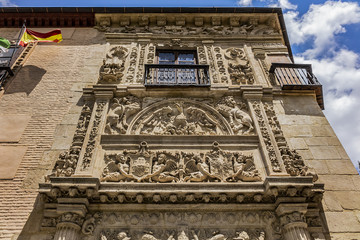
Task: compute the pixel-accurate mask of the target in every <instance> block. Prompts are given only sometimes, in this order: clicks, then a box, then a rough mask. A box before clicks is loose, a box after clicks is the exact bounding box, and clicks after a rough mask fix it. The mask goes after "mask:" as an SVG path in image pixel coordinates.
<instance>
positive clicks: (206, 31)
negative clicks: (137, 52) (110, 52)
mask: <svg viewBox="0 0 360 240" xmlns="http://www.w3.org/2000/svg"><path fill="white" fill-rule="evenodd" d="M194 21H195V22H194V25H195V26H194V27H193V26H187V27H185V26H184V25H183V24H180V23H181V21H176V24H175V25H166V24H167V20H166V18H163V17H158V18H157V20H156V25H150V26H149V19H148V18H147V17H142V19H140V20H139V27H129V26H123V27H120V28H119V29H114V31H116V32H119V31H120V32H121V33H149V32H150V33H154V34H169V33H171V34H177V35H221V36H224V35H237V36H239V35H240V36H247V35H277V34H279V33H278V31H277V30H275V29H274V28H273V27H271V26H267V25H265V24H261V25H256V26H255V25H253V24H249V23H242V24H241V25H240V24H238V23H237V22H236V20H234V21H232V22H231V24H233V25H237V26H223V25H221V18H219V17H213V18H212V20H211V26H209V25H207V26H204V19H203V18H201V17H197V18H195V19H194ZM99 30H101V31H108V30H109V28H105V27H104V28H100V29H99Z"/></svg>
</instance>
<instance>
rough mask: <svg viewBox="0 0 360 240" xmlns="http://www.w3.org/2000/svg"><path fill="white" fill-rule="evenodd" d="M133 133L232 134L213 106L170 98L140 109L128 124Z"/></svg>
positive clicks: (130, 132)
mask: <svg viewBox="0 0 360 240" xmlns="http://www.w3.org/2000/svg"><path fill="white" fill-rule="evenodd" d="M127 134H135V135H233V134H234V133H233V130H232V128H231V126H230V124H229V123H228V122H227V121H226V119H225V118H224V117H223V116H222V115H221V114H220V113H219V112H218V111H217V110H215V109H214V108H213V107H211V106H208V105H205V104H203V103H200V102H197V101H194V100H188V99H181V98H177V99H169V100H164V101H161V102H157V103H154V104H152V105H150V106H148V107H146V108H144V109H143V110H142V111H140V112H139V113H138V114H137V115H136V116H135V117H134V119H133V120H132V122H131V123H130V124H129V128H128V130H127Z"/></svg>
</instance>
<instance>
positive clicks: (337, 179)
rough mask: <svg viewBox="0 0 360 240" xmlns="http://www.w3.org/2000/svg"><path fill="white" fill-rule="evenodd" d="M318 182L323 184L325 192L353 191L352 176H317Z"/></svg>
mask: <svg viewBox="0 0 360 240" xmlns="http://www.w3.org/2000/svg"><path fill="white" fill-rule="evenodd" d="M319 181H321V182H323V183H324V184H325V190H332V191H335V190H340V191H344V190H350V191H351V190H355V189H356V187H355V185H354V183H353V179H352V175H319Z"/></svg>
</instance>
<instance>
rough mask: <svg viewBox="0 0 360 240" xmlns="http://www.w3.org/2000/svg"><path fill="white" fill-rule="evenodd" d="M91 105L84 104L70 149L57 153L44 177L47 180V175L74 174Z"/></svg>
mask: <svg viewBox="0 0 360 240" xmlns="http://www.w3.org/2000/svg"><path fill="white" fill-rule="evenodd" d="M91 111H92V109H91V107H90V106H89V105H88V104H84V106H83V108H82V110H81V113H80V117H79V120H78V124H77V127H76V131H75V134H74V138H73V142H72V144H71V147H70V150H68V151H65V152H62V153H61V154H60V155H59V158H58V160H57V161H56V163H55V166H54V169H53V171H52V174H50V175H49V176H47V177H46V178H45V179H46V180H49V177H51V176H54V177H70V176H71V175H73V174H74V172H75V168H76V166H77V162H78V160H79V156H80V151H81V149H82V145H83V143H84V139H85V135H86V132H87V129H88V126H89V122H90V118H91Z"/></svg>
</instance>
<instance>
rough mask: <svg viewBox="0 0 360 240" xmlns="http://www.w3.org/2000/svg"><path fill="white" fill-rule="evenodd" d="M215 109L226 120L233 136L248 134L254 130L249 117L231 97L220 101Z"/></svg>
mask: <svg viewBox="0 0 360 240" xmlns="http://www.w3.org/2000/svg"><path fill="white" fill-rule="evenodd" d="M216 109H217V110H218V111H219V112H220V113H221V114H222V115H223V116H224V117H225V118H227V120H228V121H229V123H230V126H231V127H232V129H233V131H234V133H235V134H239V135H240V134H249V133H251V132H252V131H253V130H254V126H253V121H252V120H251V117H250V115H249V114H247V113H246V112H244V111H242V110H241V109H240V108H239V106H238V104H237V103H236V101H235V99H234V98H233V97H232V96H227V97H224V98H223V99H221V100H220V101H219V102H218V105H217V107H216Z"/></svg>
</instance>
